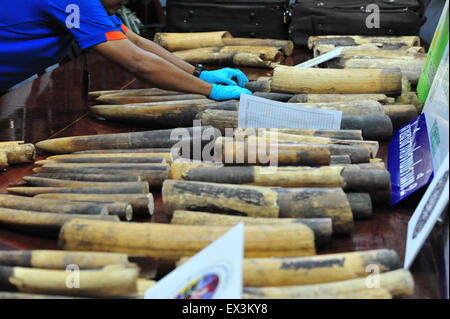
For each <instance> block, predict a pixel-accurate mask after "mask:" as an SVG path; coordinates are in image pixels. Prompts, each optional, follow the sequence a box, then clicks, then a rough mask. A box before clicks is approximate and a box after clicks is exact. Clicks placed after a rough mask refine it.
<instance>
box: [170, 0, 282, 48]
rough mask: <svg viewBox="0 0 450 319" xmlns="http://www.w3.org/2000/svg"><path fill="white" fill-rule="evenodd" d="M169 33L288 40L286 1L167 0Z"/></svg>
mask: <svg viewBox="0 0 450 319" xmlns="http://www.w3.org/2000/svg"><path fill="white" fill-rule="evenodd" d="M166 8H167V31H168V32H204V31H223V30H226V31H229V32H230V33H231V34H232V35H233V37H242V38H271V39H287V38H288V24H287V23H288V21H287V17H288V15H289V10H288V8H289V0H258V1H251V0H228V1H225V0H209V1H199V0H181V1H180V0H168V1H167V5H166Z"/></svg>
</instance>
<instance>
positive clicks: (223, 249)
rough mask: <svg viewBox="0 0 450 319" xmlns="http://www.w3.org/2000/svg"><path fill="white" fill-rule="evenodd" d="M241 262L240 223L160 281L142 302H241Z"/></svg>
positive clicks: (242, 240) (241, 226)
mask: <svg viewBox="0 0 450 319" xmlns="http://www.w3.org/2000/svg"><path fill="white" fill-rule="evenodd" d="M243 259H244V224H243V223H240V224H238V225H236V226H235V227H233V228H232V229H231V230H230V231H228V232H227V233H225V235H223V236H222V237H220V238H219V239H217V240H216V241H214V242H213V243H212V244H210V245H209V246H207V247H206V248H204V249H203V250H201V251H200V252H199V253H197V254H196V255H195V256H193V257H192V258H190V259H189V260H187V261H186V262H185V263H184V264H182V265H181V266H180V267H178V268H176V269H175V270H174V271H172V272H171V273H170V274H168V275H167V276H165V277H164V278H163V279H161V280H159V281H158V283H157V284H156V285H154V286H153V287H151V288H149V289H148V290H147V291H146V292H145V299H241V295H242V285H243V282H242V265H243Z"/></svg>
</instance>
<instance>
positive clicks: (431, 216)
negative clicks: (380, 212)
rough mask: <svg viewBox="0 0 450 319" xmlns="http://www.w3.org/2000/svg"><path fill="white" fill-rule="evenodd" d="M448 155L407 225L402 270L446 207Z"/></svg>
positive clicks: (411, 261)
mask: <svg viewBox="0 0 450 319" xmlns="http://www.w3.org/2000/svg"><path fill="white" fill-rule="evenodd" d="M448 160H449V158H448V153H447V156H446V157H445V159H444V161H443V162H442V164H441V166H440V168H439V170H438V171H437V172H436V174H435V176H434V178H433V180H432V182H431V184H430V186H428V189H427V191H426V192H425V195H423V197H422V199H421V201H420V203H419V205H418V206H417V208H416V210H415V211H414V214H413V216H412V217H411V219H410V221H409V223H408V237H407V242H406V253H405V264H404V268H405V269H409V268H410V267H411V265H412V264H413V262H414V259H415V258H416V256H417V254H418V253H419V251H420V249H421V248H422V246H423V244H424V243H425V240H426V239H427V237H428V236H429V234H430V232H431V231H432V230H433V227H434V225H435V224H436V221H437V220H438V218H439V217H440V216H441V214H442V212H443V211H444V209H445V207H446V206H447V205H448V197H449V194H448V192H449V186H448V166H449V165H448Z"/></svg>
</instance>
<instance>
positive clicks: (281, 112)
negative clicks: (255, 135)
mask: <svg viewBox="0 0 450 319" xmlns="http://www.w3.org/2000/svg"><path fill="white" fill-rule="evenodd" d="M341 121H342V111H333V110H320V109H313V108H308V107H304V106H300V105H296V104H290V103H283V102H277V101H272V100H269V99H264V98H262V97H257V96H253V95H248V94H241V99H240V101H239V120H238V127H246V128H247V127H254V128H310V129H324V130H326V129H328V130H339V129H340V128H341Z"/></svg>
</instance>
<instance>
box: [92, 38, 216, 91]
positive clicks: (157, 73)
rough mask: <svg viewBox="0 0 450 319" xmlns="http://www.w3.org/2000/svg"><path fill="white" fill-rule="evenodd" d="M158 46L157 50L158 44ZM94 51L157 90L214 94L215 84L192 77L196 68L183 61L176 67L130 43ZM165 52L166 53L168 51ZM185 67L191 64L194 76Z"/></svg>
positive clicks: (118, 42) (98, 47)
mask: <svg viewBox="0 0 450 319" xmlns="http://www.w3.org/2000/svg"><path fill="white" fill-rule="evenodd" d="M128 32H130V31H128ZM128 32H127V35H128ZM149 42H151V41H149ZM154 45H155V46H157V45H156V44H154ZM157 47H159V46H157ZM160 48H161V47H160ZM94 49H95V50H96V51H97V52H99V53H100V54H101V55H103V56H105V57H106V58H107V59H109V60H111V61H113V62H116V63H118V64H119V65H121V66H122V67H123V68H124V69H125V70H127V71H129V72H130V73H132V74H133V75H134V76H136V77H137V78H139V79H141V80H144V81H146V82H148V83H150V84H151V85H153V86H156V87H159V88H161V89H166V90H171V91H179V92H187V93H194V94H202V95H205V96H209V95H210V93H211V90H212V85H211V84H209V83H207V82H205V81H202V80H200V79H199V78H197V77H195V76H193V75H192V73H193V70H194V67H193V66H192V65H190V64H188V63H186V62H184V61H182V62H183V63H182V64H181V66H178V65H177V64H176V63H172V61H171V60H170V59H169V58H168V59H167V60H166V59H165V58H164V57H161V56H158V55H157V53H151V52H148V51H147V50H143V49H142V48H140V47H138V46H136V45H135V44H133V43H132V42H131V41H130V40H128V39H122V40H115V41H108V42H104V43H100V44H98V45H96V46H95V47H94ZM161 49H162V48H161ZM162 50H163V51H165V50H164V49H162ZM166 52H167V51H166ZM162 53H164V52H162ZM167 53H169V52H167ZM169 54H170V53H169ZM170 55H172V54H170ZM172 56H173V55H172ZM176 59H178V58H176ZM178 60H179V59H178ZM175 62H177V61H175ZM183 64H188V65H189V66H190V67H192V72H189V70H186V69H187V67H186V66H184V68H183Z"/></svg>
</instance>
